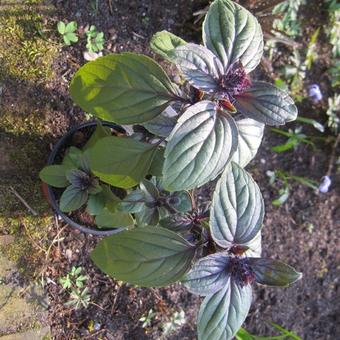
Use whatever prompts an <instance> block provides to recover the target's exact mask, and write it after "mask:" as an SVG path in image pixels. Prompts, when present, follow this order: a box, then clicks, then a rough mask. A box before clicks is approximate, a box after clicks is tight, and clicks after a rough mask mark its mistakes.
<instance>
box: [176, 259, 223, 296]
mask: <svg viewBox="0 0 340 340" xmlns="http://www.w3.org/2000/svg"><path fill="white" fill-rule="evenodd" d="M229 258H230V257H229V256H228V255H225V254H221V253H216V254H213V255H209V256H206V257H203V258H202V259H200V260H199V261H197V262H196V263H195V265H194V266H193V268H192V269H191V270H190V272H189V273H188V274H186V275H185V276H184V278H183V279H182V282H183V283H184V285H185V286H186V287H187V289H188V290H189V291H190V292H191V293H194V294H198V295H203V296H205V295H210V294H214V293H215V292H217V291H218V290H220V289H221V288H222V287H224V286H225V285H226V284H227V283H228V282H229V278H230V273H229V272H228V271H227V267H228V264H229Z"/></svg>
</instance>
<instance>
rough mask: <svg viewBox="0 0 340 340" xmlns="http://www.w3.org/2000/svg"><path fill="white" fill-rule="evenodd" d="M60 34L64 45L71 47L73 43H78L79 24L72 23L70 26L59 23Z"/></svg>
mask: <svg viewBox="0 0 340 340" xmlns="http://www.w3.org/2000/svg"><path fill="white" fill-rule="evenodd" d="M57 27H58V32H59V33H60V34H61V35H62V36H63V39H64V43H65V44H66V45H67V46H70V45H71V44H72V43H76V42H77V41H78V36H77V33H76V31H77V23H76V22H75V21H71V22H69V23H68V24H65V23H64V22H63V21H59V22H58V26H57Z"/></svg>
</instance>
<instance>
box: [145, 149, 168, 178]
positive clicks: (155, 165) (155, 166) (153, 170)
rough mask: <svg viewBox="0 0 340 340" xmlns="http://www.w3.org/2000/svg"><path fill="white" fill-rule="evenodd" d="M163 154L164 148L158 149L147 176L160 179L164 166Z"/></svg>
mask: <svg viewBox="0 0 340 340" xmlns="http://www.w3.org/2000/svg"><path fill="white" fill-rule="evenodd" d="M164 152H165V148H163V147H158V148H157V149H156V152H155V156H154V158H153V159H152V162H151V165H150V169H149V175H152V176H157V177H161V176H162V171H163V165H164V161H165V158H164Z"/></svg>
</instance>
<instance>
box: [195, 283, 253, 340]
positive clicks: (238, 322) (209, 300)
mask: <svg viewBox="0 0 340 340" xmlns="http://www.w3.org/2000/svg"><path fill="white" fill-rule="evenodd" d="M251 299H252V289H251V286H250V285H246V286H243V287H241V286H240V285H239V284H238V283H236V282H235V281H234V280H233V279H231V278H229V279H228V282H227V284H226V285H225V286H224V287H223V289H221V290H219V291H218V292H216V293H215V294H212V295H209V296H207V297H206V298H205V299H204V300H203V303H202V305H201V308H200V311H199V314H198V321H197V326H198V340H230V339H232V338H233V337H234V336H235V334H236V333H237V331H238V330H239V329H240V327H241V326H242V324H243V322H244V320H245V319H246V317H247V314H248V312H249V308H250V305H251Z"/></svg>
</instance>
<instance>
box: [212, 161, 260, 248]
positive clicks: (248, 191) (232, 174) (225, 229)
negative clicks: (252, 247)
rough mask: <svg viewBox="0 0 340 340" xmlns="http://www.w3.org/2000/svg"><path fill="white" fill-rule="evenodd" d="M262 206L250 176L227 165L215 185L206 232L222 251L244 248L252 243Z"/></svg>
mask: <svg viewBox="0 0 340 340" xmlns="http://www.w3.org/2000/svg"><path fill="white" fill-rule="evenodd" d="M263 217H264V203H263V199H262V195H261V192H260V189H259V187H258V185H257V184H256V183H255V181H254V180H253V179H252V178H251V176H250V175H249V174H248V173H247V172H246V171H245V170H243V169H242V168H241V167H239V166H238V165H237V164H236V163H234V162H231V163H230V164H229V165H228V166H227V168H226V169H225V170H224V172H223V174H222V177H221V178H220V179H219V181H218V182H217V185H216V189H215V192H214V196H213V201H212V208H211V211H210V230H211V234H212V237H213V239H214V241H215V242H216V243H217V244H218V245H219V246H221V247H223V248H228V247H231V246H232V245H234V244H237V245H244V244H246V243H248V242H249V241H251V240H253V239H254V238H255V237H256V236H257V234H258V232H259V230H260V229H261V227H262V222H263Z"/></svg>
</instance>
